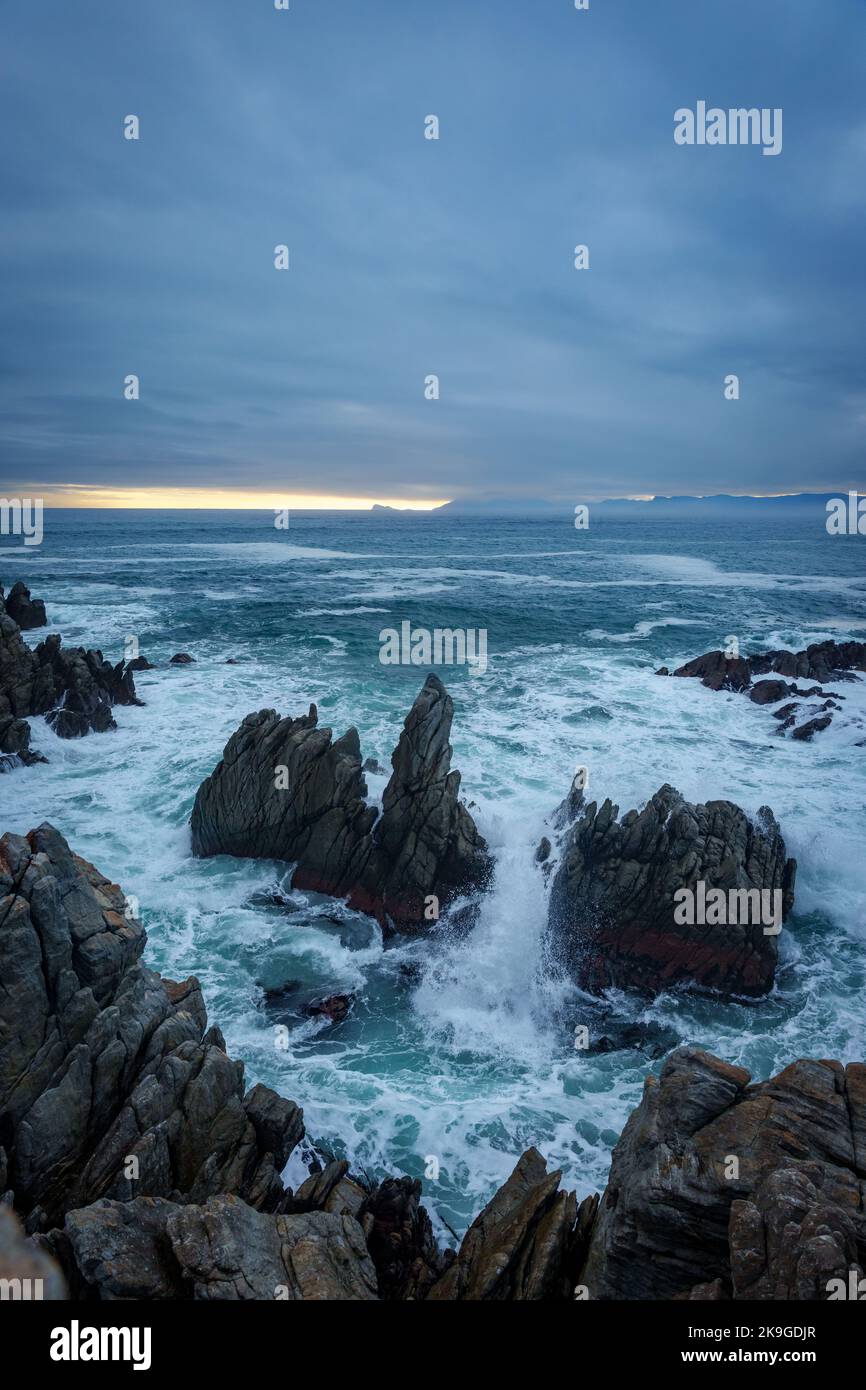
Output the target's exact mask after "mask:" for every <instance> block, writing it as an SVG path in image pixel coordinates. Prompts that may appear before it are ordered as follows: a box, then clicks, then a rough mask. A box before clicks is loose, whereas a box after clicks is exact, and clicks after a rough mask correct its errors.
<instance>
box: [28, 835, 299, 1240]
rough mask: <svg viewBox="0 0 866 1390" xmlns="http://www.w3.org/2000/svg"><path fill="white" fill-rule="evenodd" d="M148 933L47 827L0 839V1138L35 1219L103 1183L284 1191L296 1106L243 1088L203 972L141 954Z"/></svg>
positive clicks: (99, 1190)
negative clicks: (210, 1006)
mask: <svg viewBox="0 0 866 1390" xmlns="http://www.w3.org/2000/svg"><path fill="white" fill-rule="evenodd" d="M145 940H146V937H145V932H144V929H143V928H142V926H141V924H140V923H139V922H138V921H137V920H136V919H135V917H134V916H132V915H131V912H130V910H129V907H128V905H127V903H126V899H125V898H124V895H123V893H122V892H121V890H120V889H119V888H118V887H117V886H116V885H114V884H112V883H110V882H109V881H108V880H107V879H106V878H104V877H103V876H102V875H101V874H100V873H99V872H98V871H97V870H96V869H94V868H93V866H92V865H90V864H87V863H86V862H85V861H84V860H83V859H80V858H78V856H76V855H74V854H73V853H72V852H71V850H70V849H69V846H68V845H67V843H66V841H65V840H64V839H63V837H62V836H61V835H60V834H58V832H57V831H56V830H55V829H53V827H52V826H50V825H42V826H40V827H39V829H38V830H34V831H31V832H30V834H29V835H28V836H27V837H26V838H24V837H22V836H18V835H5V836H4V837H3V838H2V840H0V980H2V982H3V1003H2V1010H0V1115H2V1128H0V1139H2V1143H3V1146H4V1148H5V1150H6V1153H7V1155H8V1182H9V1185H10V1187H11V1188H12V1189H13V1191H14V1194H15V1205H16V1208H17V1210H19V1211H20V1212H22V1213H23V1214H25V1215H27V1216H28V1225H29V1229H42V1230H44V1229H46V1228H47V1226H48V1225H49V1224H51V1223H56V1222H58V1221H59V1220H61V1219H62V1217H63V1215H64V1214H65V1213H66V1212H67V1211H69V1210H71V1209H72V1208H73V1207H80V1206H83V1205H86V1204H88V1203H90V1202H93V1201H95V1200H96V1199H97V1198H100V1197H110V1198H117V1199H126V1198H132V1197H136V1196H164V1197H170V1198H172V1199H174V1198H176V1197H178V1196H182V1197H183V1198H184V1199H185V1200H188V1201H204V1200H206V1199H207V1198H208V1197H210V1196H212V1195H215V1194H217V1193H237V1194H238V1195H240V1196H241V1197H243V1198H244V1200H245V1201H246V1202H248V1203H249V1204H250V1205H251V1206H254V1207H257V1208H261V1209H263V1210H269V1209H274V1208H276V1207H277V1205H278V1204H279V1203H280V1202H281V1201H282V1200H283V1198H284V1195H285V1194H284V1189H283V1185H282V1183H281V1181H280V1178H279V1172H280V1170H281V1169H282V1167H283V1166H284V1165H285V1162H286V1159H287V1158H288V1155H289V1153H290V1152H291V1150H292V1148H293V1147H294V1146H295V1144H296V1143H297V1142H298V1141H299V1140H300V1138H301V1137H302V1135H303V1123H302V1115H301V1112H300V1111H299V1110H298V1108H297V1107H296V1106H294V1105H293V1104H292V1103H291V1102H290V1101H286V1100H283V1099H282V1098H281V1097H279V1096H276V1095H275V1094H274V1093H273V1092H271V1091H269V1090H268V1089H267V1088H266V1087H259V1086H256V1087H254V1088H253V1089H252V1091H250V1092H248V1093H247V1094H246V1095H245V1094H244V1086H243V1065H242V1064H241V1063H240V1062H233V1061H231V1059H230V1058H229V1057H227V1056H226V1053H225V1044H224V1042H223V1039H222V1035H221V1034H220V1032H219V1030H218V1029H210V1030H209V1031H207V1032H206V1031H205V1029H206V1023H207V1019H206V1014H205V1008H204V1003H203V1001H202V997H201V990H200V988H199V985H198V982H197V981H196V980H195V979H190V980H187V981H185V982H183V983H181V984H176V983H175V982H173V981H171V980H164V979H162V978H161V977H160V976H159V975H157V974H155V973H154V972H153V971H151V970H148V969H146V968H145V967H144V966H143V965H142V964H141V962H140V959H139V958H140V956H141V953H142V950H143V948H144V944H145ZM131 1160H134V1163H133V1162H131Z"/></svg>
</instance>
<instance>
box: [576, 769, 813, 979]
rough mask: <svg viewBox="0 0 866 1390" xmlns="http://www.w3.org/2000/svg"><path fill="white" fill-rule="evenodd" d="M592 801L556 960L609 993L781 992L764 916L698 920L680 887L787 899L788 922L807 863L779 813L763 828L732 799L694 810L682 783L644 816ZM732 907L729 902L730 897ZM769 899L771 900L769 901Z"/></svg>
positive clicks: (582, 824)
mask: <svg viewBox="0 0 866 1390" xmlns="http://www.w3.org/2000/svg"><path fill="white" fill-rule="evenodd" d="M617 816H618V807H616V806H613V805H611V803H610V802H609V801H606V802H605V803H604V805H603V806H602V807H601V808H600V809H599V808H597V806H596V804H595V803H594V802H593V803H591V804H590V805H589V806H588V807H587V808H586V809H585V811H584V812H583V814H582V816H581V817H580V819H579V820H578V821H577V823H576V824H575V825H574V826H573V828H572V829H571V831H570V832H568V834H567V836H566V839H565V844H564V850H563V858H562V862H561V865H560V868H559V870H558V872H557V875H556V878H555V879H554V883H553V888H552V891H551V899H550V917H549V930H550V939H551V947H552V950H553V952H554V955H555V956H556V957H557V958H558V959H559V960H560V961H561V962H562V963H563V964H564V965H565V966H566V968H567V969H568V970H569V971H570V972H571V973H572V974H573V976H574V978H575V979H576V981H577V983H578V984H579V985H580V986H581V987H582V988H584V989H587V990H589V991H590V992H591V993H600V992H601V991H602V990H604V989H606V988H608V987H609V986H612V985H613V986H617V987H618V988H621V989H633V990H638V991H640V992H641V993H643V994H650V995H655V994H658V993H660V992H661V991H662V990H664V989H669V988H671V987H673V986H675V985H682V984H687V985H691V986H693V987H699V988H703V989H710V990H717V991H720V992H722V993H724V994H728V995H747V996H753V997H754V996H759V995H762V994H766V993H767V991H768V990H769V989H770V988H771V987H772V984H773V977H774V973H775V968H776V960H777V956H778V944H777V937H778V932H777V931H772V930H771V931H767V930H766V924H765V923H764V922H763V921H762V920H758V921H757V922H754V921H752V922H748V921H747V922H742V921H740V922H732V921H730V920H728V921H727V922H725V923H724V925H721V924H714V923H713V919H712V916H710V917H709V920H708V921H707V922H705V923H702V922H696V923H695V924H693V925H692V924H688V923H687V922H683V921H682V920H681V918H682V914H678V912H677V900H678V899H677V895H678V893H679V890H682V889H691V890H693V891H695V890H697V896H698V897H700V891H701V888H700V885H704V888H703V891H704V894H705V896H708V893H709V890H712V889H720V890H722V893H723V894H725V895H726V898H728V895H729V892H730V890H745V891H747V892H748V891H749V890H755V889H757V890H759V892H760V890H764V891H765V892H770V893H772V894H776V893H778V898H777V899H775V901H777V902H778V903H779V904H780V906H781V917H782V918H784V917H785V916H787V914H788V913H789V912H790V910H791V908H792V906H793V900H794V879H795V873H796V864H795V861H794V860H792V859H788V858H787V857H786V853H785V843H784V840H783V839H782V837H781V835H780V833H779V827H778V825H777V824H776V821H775V819H774V818H773V814H772V812H771V811H770V810H769V809H768V808H766V807H764V808H762V810H761V811H760V812H759V813H758V817H757V819H756V820H755V821H752V820H750V819H749V817H748V816H747V815H746V814H745V812H744V811H742V810H741V809H740V808H739V807H738V806H735V805H734V804H733V803H732V802H729V801H711V802H708V803H707V804H706V805H705V806H703V805H702V806H695V805H692V804H690V803H689V802H687V801H685V800H684V799H683V797H682V796H681V795H680V793H679V792H677V791H675V790H674V788H673V787H669V786H665V787H662V788H661V789H660V791H658V792H656V794H655V796H653V797H652V799H651V800H650V801H648V802H647V804H646V806H645V807H644V808H643V810H642V811H641V812H640V813H638V812H637V811H629V812H628V814H627V815H625V816H623V818H622V820H618V819H617ZM728 900H730V899H728ZM765 901H766V900H765Z"/></svg>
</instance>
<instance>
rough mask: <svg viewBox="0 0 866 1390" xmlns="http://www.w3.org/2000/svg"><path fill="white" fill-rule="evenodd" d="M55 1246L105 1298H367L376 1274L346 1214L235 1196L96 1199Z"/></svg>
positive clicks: (76, 1274) (71, 1218)
mask: <svg viewBox="0 0 866 1390" xmlns="http://www.w3.org/2000/svg"><path fill="white" fill-rule="evenodd" d="M58 1247H59V1248H60V1249H61V1250H65V1251H66V1252H67V1258H68V1260H69V1261H70V1263H71V1265H72V1274H71V1277H72V1279H73V1280H75V1279H77V1280H78V1281H80V1283H81V1285H82V1286H83V1292H85V1293H86V1294H87V1295H89V1296H90V1297H94V1296H96V1297H98V1298H101V1299H109V1300H113V1299H131V1298H138V1299H142V1298H143V1299H166V1298H171V1299H200V1300H220V1301H229V1300H230V1301H237V1300H241V1301H246V1300H252V1299H256V1300H261V1301H268V1302H271V1301H273V1300H277V1301H292V1302H293V1301H296V1300H301V1299H303V1300H313V1301H319V1300H334V1301H345V1300H365V1301H369V1300H372V1299H375V1298H376V1271H375V1269H374V1267H373V1262H372V1260H371V1259H370V1255H369V1253H368V1251H367V1247H366V1245H365V1243H364V1235H363V1232H362V1230H361V1228H360V1226H359V1225H358V1223H357V1221H355V1220H354V1219H353V1218H352V1217H351V1216H346V1215H337V1214H334V1213H329V1212H311V1213H309V1214H299V1215H288V1216H287V1215H281V1214H274V1213H265V1212H259V1211H255V1210H254V1209H253V1208H252V1207H250V1206H247V1205H246V1203H244V1202H242V1201H240V1200H239V1199H238V1198H237V1197H235V1196H218V1197H211V1198H209V1199H208V1201H207V1202H205V1203H204V1204H203V1205H185V1206H182V1205H179V1204H177V1203H175V1202H170V1201H162V1200H159V1199H156V1200H155V1199H153V1198H146V1197H144V1198H142V1197H139V1198H136V1199H135V1200H133V1201H131V1202H112V1201H99V1202H95V1203H94V1204H93V1205H92V1206H89V1207H86V1208H84V1209H83V1210H81V1211H73V1212H70V1213H69V1214H68V1216H67V1217H66V1222H65V1226H64V1229H63V1233H62V1237H60V1238H58Z"/></svg>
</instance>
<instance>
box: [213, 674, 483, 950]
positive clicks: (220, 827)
mask: <svg viewBox="0 0 866 1390" xmlns="http://www.w3.org/2000/svg"><path fill="white" fill-rule="evenodd" d="M453 715H454V706H453V702H452V700H451V697H450V696H449V695H448V693H447V691H446V690H445V687H444V686H443V685H442V682H441V681H440V680H439V679H438V677H436V676H434V675H431V676H428V678H427V681H426V682H425V685H424V687H423V689H422V690H421V692H420V694H419V695H418V697H417V699H416V700H415V703H414V705H413V706H412V709H411V711H410V713H409V715H408V717H407V719H406V722H405V725H404V728H403V732H402V734H401V735H400V741H399V743H398V745H397V748H396V750H395V752H394V755H393V757H392V759H391V765H392V769H393V771H392V774H391V778H390V780H389V782H388V784H387V786H386V788H385V791H384V794H383V798H382V814H381V815H380V816H378V819H377V811H376V808H375V806H370V805H368V804H367V801H366V797H367V784H366V781H365V780H364V775H363V772H362V766H361V748H360V740H359V738H358V733H357V730H356V729H349V731H348V732H347V733H346V734H344V735H343V737H342V738H339V739H336V740H333V739H332V734H331V730H330V729H322V728H319V724H318V712H317V710H316V707H315V706H314V705H313V706H311V707H310V712H309V714H307V715H304V716H302V717H301V718H299V719H280V718H278V716H277V714H276V713H275V711H273V710H262V711H260V712H259V713H258V714H251V715H248V716H247V718H246V719H245V720H244V721H243V723H242V724H241V726H240V728H239V729H238V730H237V732H236V733H234V734H233V735H232V737H231V738H230V739H229V741H228V743H227V744H226V747H225V750H224V753H223V759H222V762H220V763H219V764H218V765H217V767H216V768H215V770H214V772H213V773H212V774H211V776H210V777H208V778H207V779H206V781H205V782H203V783H202V785H201V787H200V788H199V790H198V793H197V795H196V799H195V805H194V806H193V811H192V818H191V824H192V845H193V853H194V854H197V855H202V856H206V855H212V854H235V855H239V856H241V857H244V858H267V859H283V860H286V861H288V862H290V863H295V864H296V865H297V867H296V869H295V872H294V876H293V879H292V883H293V886H295V887H297V888H306V889H311V890H313V891H315V892H319V893H327V894H331V895H333V896H336V897H345V898H348V900H349V903H350V905H351V906H353V907H356V908H358V909H359V910H360V911H363V912H368V913H370V914H371V915H373V916H375V917H376V918H378V920H379V921H380V922H381V923H382V925H383V926H386V927H387V926H389V925H393V926H396V927H398V928H400V929H403V930H406V929H409V928H412V927H418V928H423V927H424V926H426V925H428V924H429V920H431V919H430V918H428V917H427V916H425V900H426V899H427V897H428V896H429V895H431V894H432V895H435V896H436V897H437V898H438V899H439V906H440V907H442V906H444V905H445V904H446V903H447V902H448V901H449V900H451V899H453V898H454V897H455V896H457V895H458V894H460V893H466V892H470V891H472V890H473V889H475V888H478V887H480V886H482V885H483V884H484V883H485V882H486V880H487V878H488V876H489V873H490V868H491V861H490V857H489V855H488V853H487V848H486V845H485V843H484V841H483V840H482V838H481V836H480V835H479V834H478V831H477V829H476V827H475V824H474V822H473V820H472V817H471V816H470V814H469V812H468V811H467V810H466V808H465V806H464V805H463V804H462V802H461V801H460V800H459V790H460V774H459V772H456V771H451V751H452V750H451V745H450V743H449V741H448V740H449V736H450V733H451V724H452V720H453Z"/></svg>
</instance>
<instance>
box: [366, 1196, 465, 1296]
mask: <svg viewBox="0 0 866 1390" xmlns="http://www.w3.org/2000/svg"><path fill="white" fill-rule="evenodd" d="M358 1219H359V1220H360V1221H361V1222H362V1224H363V1226H364V1228H365V1230H366V1232H367V1246H368V1248H369V1251H370V1255H371V1256H372V1259H373V1263H374V1265H375V1266H376V1273H377V1276H378V1282H379V1297H380V1298H383V1299H388V1300H401V1299H423V1298H426V1297H427V1295H428V1293H429V1292H430V1289H431V1288H432V1287H433V1285H434V1284H435V1282H436V1280H437V1279H438V1278H439V1277H440V1276H441V1275H442V1273H443V1271H444V1270H445V1269H446V1268H447V1267H448V1265H449V1264H450V1263H451V1261H452V1259H453V1255H452V1253H451V1251H447V1252H445V1253H443V1252H442V1251H440V1250H439V1247H438V1246H437V1244H436V1241H435V1238H434V1236H433V1228H432V1226H431V1224H430V1218H429V1216H428V1215H427V1212H426V1211H425V1210H424V1208H423V1207H422V1206H421V1183H420V1181H419V1180H418V1178H409V1177H402V1178H387V1179H386V1180H385V1182H383V1183H380V1184H379V1186H378V1187H377V1188H375V1189H374V1190H373V1192H371V1193H370V1195H369V1196H368V1197H366V1198H365V1200H364V1202H363V1204H362V1206H361V1208H360V1210H359V1213H358Z"/></svg>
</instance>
